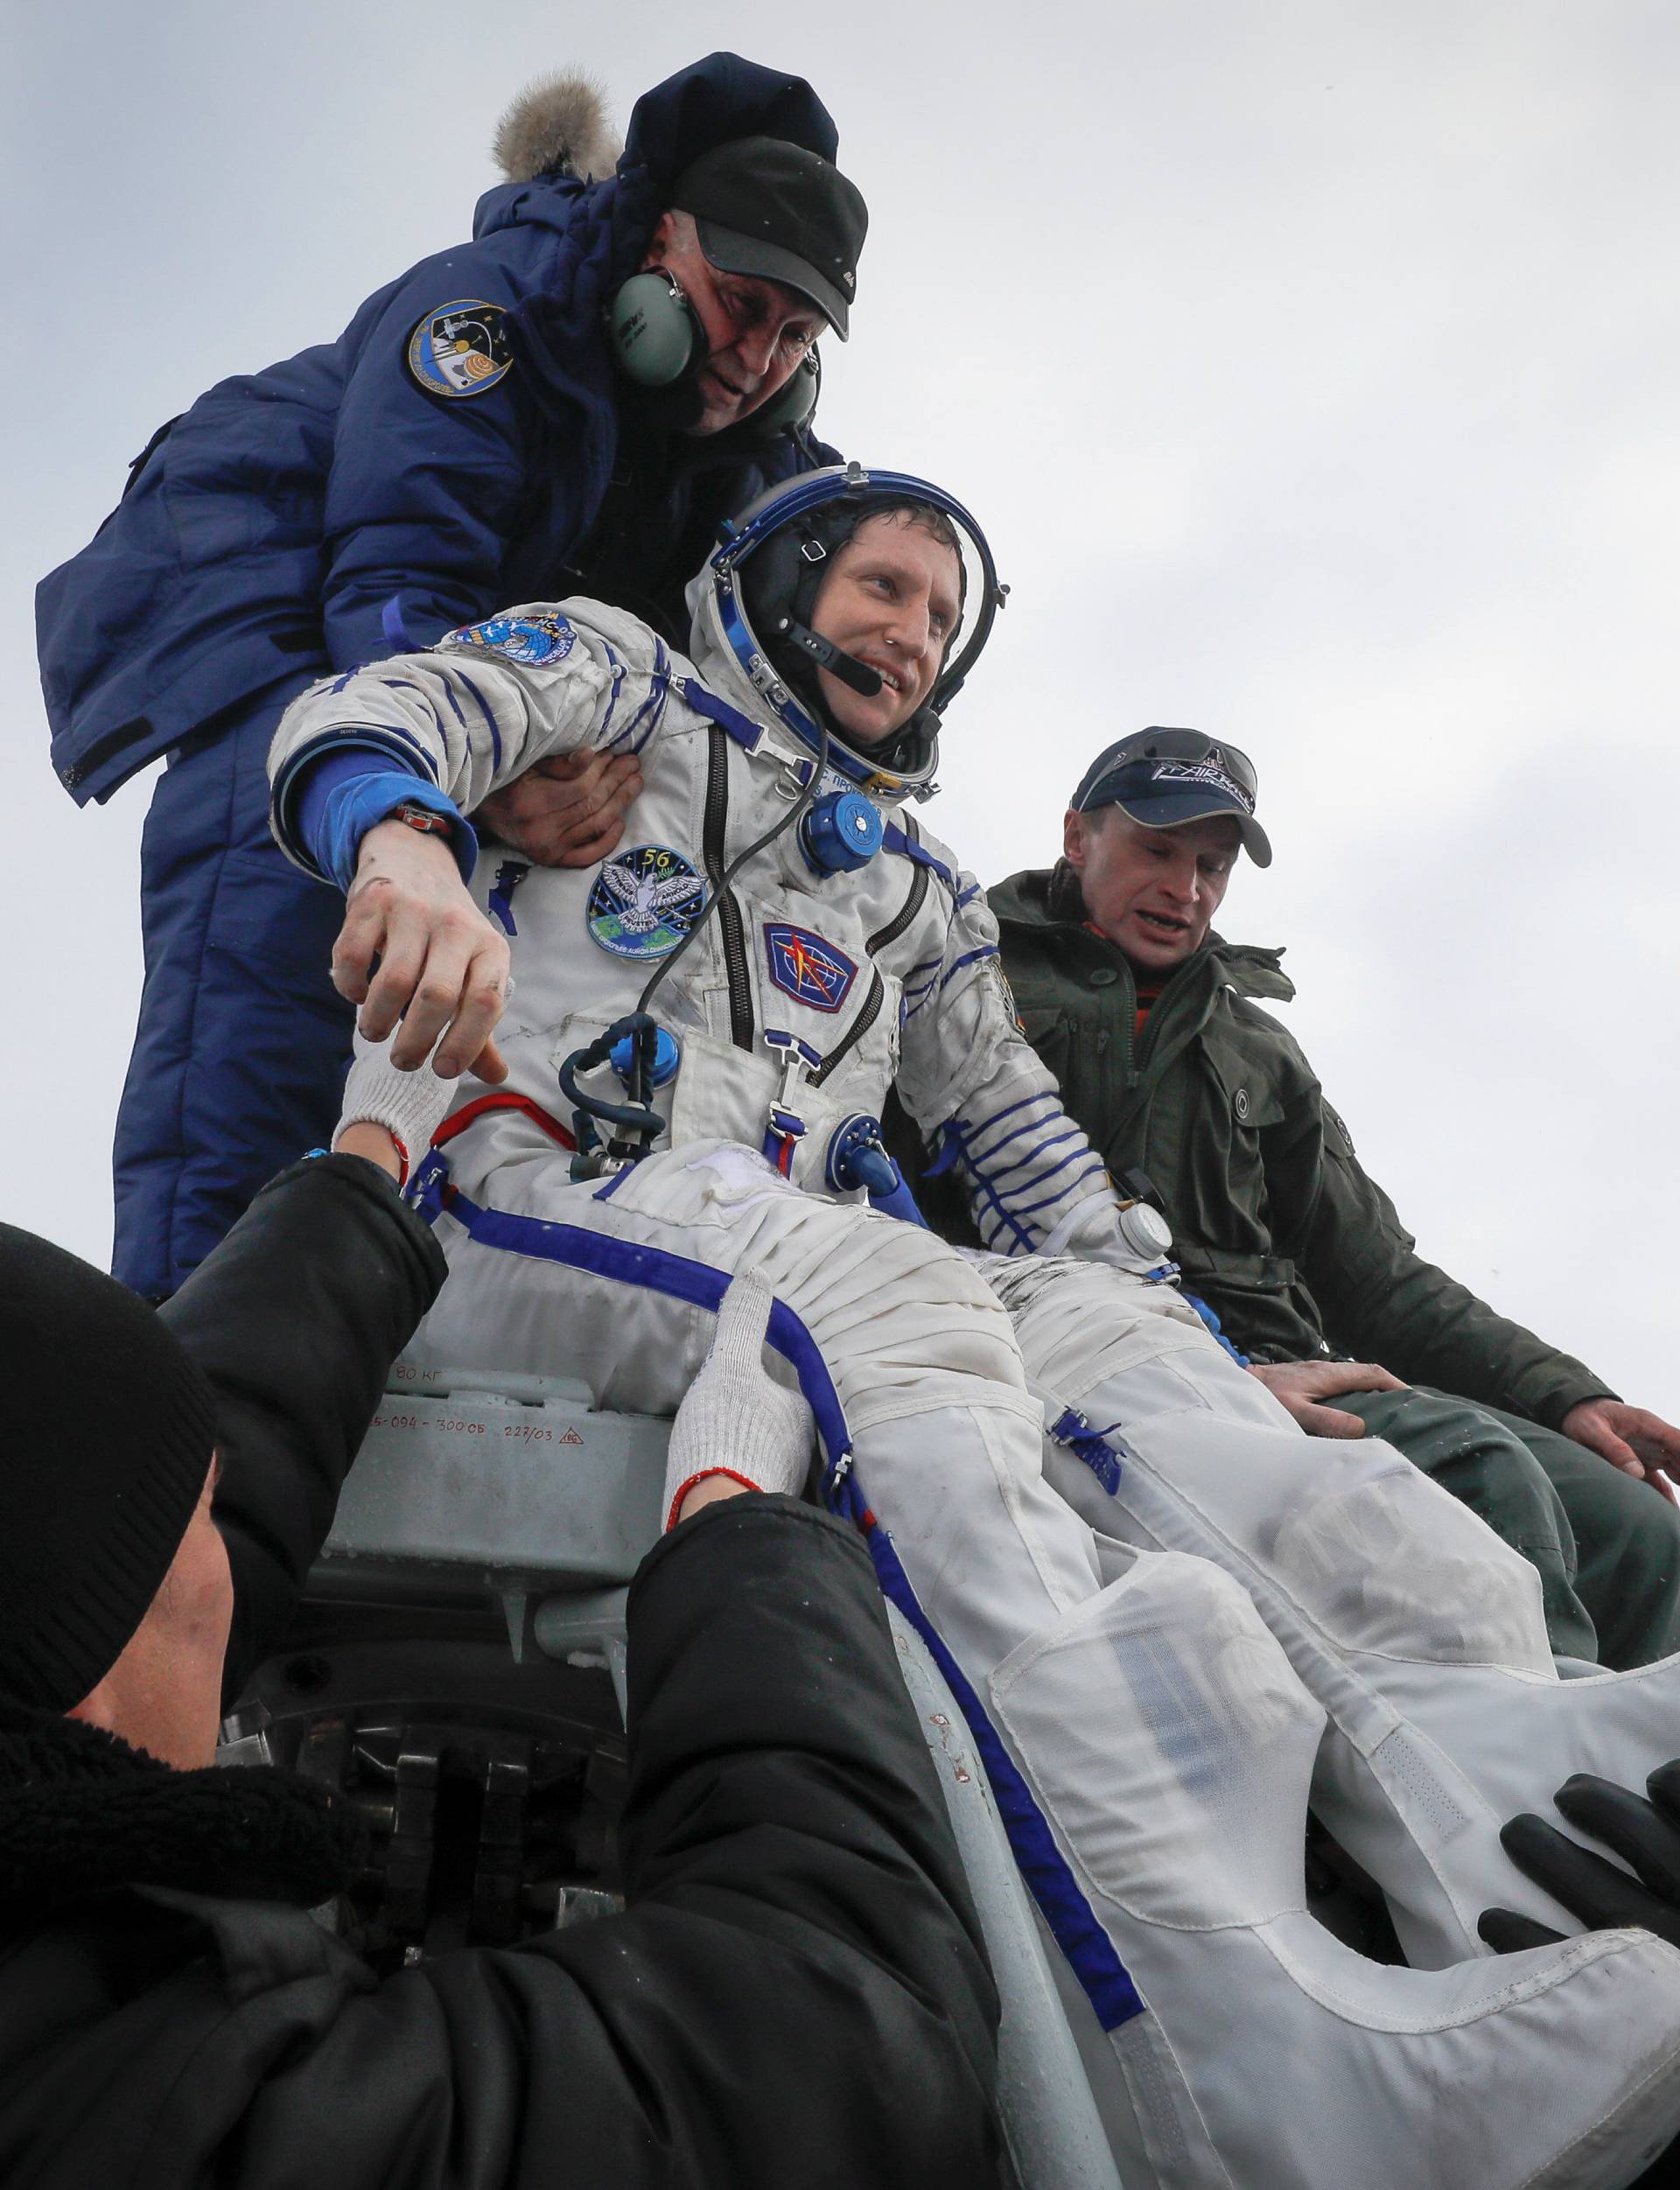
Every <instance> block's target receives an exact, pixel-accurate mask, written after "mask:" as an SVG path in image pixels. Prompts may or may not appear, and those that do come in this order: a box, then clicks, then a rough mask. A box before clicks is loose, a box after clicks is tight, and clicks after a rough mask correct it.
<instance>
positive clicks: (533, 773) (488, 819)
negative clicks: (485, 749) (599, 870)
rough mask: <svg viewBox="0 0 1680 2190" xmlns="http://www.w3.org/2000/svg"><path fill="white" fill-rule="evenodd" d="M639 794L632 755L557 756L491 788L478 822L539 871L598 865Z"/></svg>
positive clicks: (615, 840) (636, 764)
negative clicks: (552, 868) (498, 788)
mask: <svg viewBox="0 0 1680 2190" xmlns="http://www.w3.org/2000/svg"><path fill="white" fill-rule="evenodd" d="M640 797H641V761H639V760H638V759H636V757H635V755H634V753H622V752H556V753H550V754H549V758H548V759H546V760H539V761H538V762H537V763H536V764H535V766H534V767H530V768H528V769H527V770H526V772H525V773H524V774H523V775H521V776H516V777H515V778H514V780H513V782H511V783H509V784H506V785H504V786H503V787H502V788H501V789H500V791H493V792H492V793H491V794H490V795H489V797H488V798H487V799H486V801H484V803H483V805H482V806H480V807H479V808H478V809H477V811H476V812H475V813H474V814H473V816H472V819H473V821H474V822H481V823H482V824H483V825H484V827H485V828H486V829H492V830H493V831H494V833H495V834H496V835H497V836H500V839H501V841H502V842H503V843H505V844H511V845H512V846H513V848H514V850H515V851H522V852H523V853H524V855H525V857H527V858H528V859H530V860H534V861H535V864H537V865H538V866H539V867H592V866H593V865H594V864H595V863H596V861H597V860H598V859H605V858H606V855H607V853H608V852H610V851H611V850H613V846H614V845H615V844H616V843H618V841H619V839H620V836H623V834H624V817H625V815H627V813H628V812H629V810H630V808H631V806H632V805H633V804H634V801H636V800H637V799H638V798H640Z"/></svg>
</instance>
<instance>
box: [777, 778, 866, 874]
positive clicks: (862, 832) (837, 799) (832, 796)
mask: <svg viewBox="0 0 1680 2190" xmlns="http://www.w3.org/2000/svg"><path fill="white" fill-rule="evenodd" d="M885 833H886V823H885V822H883V821H882V819H881V815H880V809H879V807H877V806H876V805H875V804H874V803H873V801H871V800H869V799H866V798H865V796H864V794H863V793H862V792H861V791H830V792H828V793H826V794H824V796H823V797H822V798H820V799H816V800H814V801H812V804H811V806H810V808H809V811H808V813H807V814H806V815H805V818H804V820H803V821H802V822H801V823H800V825H799V847H800V850H802V852H803V853H804V855H805V864H806V865H807V866H808V867H809V869H810V870H811V872H812V873H813V874H856V872H857V871H858V868H859V867H866V866H868V864H869V863H870V861H871V860H872V858H873V857H875V855H876V853H877V852H878V851H879V850H880V848H881V839H882V837H883V836H884V835H885Z"/></svg>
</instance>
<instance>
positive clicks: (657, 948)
mask: <svg viewBox="0 0 1680 2190" xmlns="http://www.w3.org/2000/svg"><path fill="white" fill-rule="evenodd" d="M704 904H705V892H704V888H703V887H702V885H701V881H700V878H699V876H698V875H697V873H696V872H695V871H694V869H693V868H692V867H691V866H690V864H689V863H688V861H687V860H686V859H685V858H684V857H683V855H682V853H681V852H680V851H673V850H671V849H670V848H669V845H666V844H638V845H637V846H636V847H635V849H634V850H632V851H621V852H620V853H618V854H617V855H616V857H613V858H612V859H609V860H607V861H606V863H605V864H603V866H602V868H601V871H600V872H599V874H598V875H597V876H596V878H595V882H594V886H593V887H592V888H591V891H590V893H589V902H588V903H587V904H586V905H585V906H584V920H585V921H586V922H587V924H588V927H589V932H590V934H591V936H593V938H594V940H595V941H597V942H598V944H599V945H600V947H601V948H602V949H603V950H610V951H611V952H612V953H613V956H614V957H615V958H666V957H669V955H670V954H671V952H672V951H674V950H675V949H676V947H677V945H678V944H679V943H680V942H681V941H683V937H684V936H685V935H686V934H688V932H689V930H690V928H691V927H693V926H694V924H695V922H696V920H698V919H699V917H700V914H701V911H702V909H703V907H704Z"/></svg>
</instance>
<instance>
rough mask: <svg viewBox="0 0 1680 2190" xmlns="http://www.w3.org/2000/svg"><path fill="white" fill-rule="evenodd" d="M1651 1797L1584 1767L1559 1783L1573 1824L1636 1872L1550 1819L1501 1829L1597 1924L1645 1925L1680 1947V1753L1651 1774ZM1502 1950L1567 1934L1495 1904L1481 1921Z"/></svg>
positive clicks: (1526, 1863) (1516, 1854)
mask: <svg viewBox="0 0 1680 2190" xmlns="http://www.w3.org/2000/svg"><path fill="white" fill-rule="evenodd" d="M1645 1786H1646V1789H1647V1792H1648V1793H1649V1796H1650V1800H1649V1802H1647V1801H1645V1800H1643V1799H1642V1797H1641V1796H1639V1795H1635V1794H1633V1793H1632V1792H1631V1791H1630V1790H1629V1789H1628V1788H1625V1787H1617V1786H1615V1785H1614V1783H1613V1782H1612V1781H1609V1780H1600V1779H1595V1778H1593V1775H1592V1774H1589V1773H1585V1772H1578V1773H1577V1774H1576V1775H1575V1776H1574V1778H1573V1779H1572V1780H1568V1781H1565V1784H1564V1785H1563V1786H1562V1787H1561V1788H1558V1794H1557V1796H1556V1798H1555V1799H1556V1801H1557V1804H1558V1809H1559V1810H1561V1811H1562V1813H1563V1815H1564V1816H1565V1817H1566V1818H1567V1819H1568V1820H1569V1822H1570V1823H1571V1824H1572V1825H1574V1826H1576V1827H1578V1828H1579V1830H1580V1831H1582V1832H1586V1833H1591V1834H1592V1835H1593V1837H1594V1838H1595V1839H1597V1840H1601V1841H1602V1842H1603V1843H1604V1844H1605V1846H1606V1847H1607V1848H1609V1849H1611V1850H1612V1851H1614V1853H1615V1854H1617V1855H1619V1856H1620V1857H1621V1858H1622V1860H1623V1862H1625V1863H1627V1864H1628V1865H1629V1866H1630V1867H1631V1868H1632V1870H1633V1871H1634V1872H1635V1873H1636V1876H1635V1877H1634V1878H1629V1877H1628V1872H1626V1871H1624V1870H1622V1869H1621V1868H1620V1867H1619V1866H1618V1865H1615V1864H1614V1863H1608V1862H1607V1861H1606V1860H1605V1858H1604V1857H1602V1856H1600V1855H1595V1854H1594V1853H1593V1851H1592V1850H1591V1849H1588V1848H1583V1847H1581V1846H1580V1845H1579V1843H1577V1842H1575V1841H1573V1840H1571V1839H1570V1838H1569V1837H1568V1836H1567V1834H1565V1833H1560V1832H1559V1831H1558V1829H1557V1827H1556V1826H1554V1825H1549V1824H1547V1823H1546V1822H1545V1820H1544V1818H1540V1817H1535V1816H1522V1817H1514V1818H1512V1820H1511V1822H1510V1823H1509V1825H1506V1826H1505V1827H1504V1828H1503V1829H1502V1831H1501V1833H1500V1836H1499V1837H1500V1841H1501V1844H1502V1845H1503V1847H1504V1850H1505V1852H1506V1854H1507V1855H1509V1858H1511V1861H1512V1862H1513V1863H1514V1864H1515V1865H1516V1867H1517V1869H1518V1870H1519V1871H1520V1872H1522V1873H1523V1876H1524V1877H1525V1878H1529V1879H1533V1880H1534V1882H1535V1884H1536V1885H1537V1886H1544V1888H1545V1890H1546V1892H1547V1893H1550V1894H1551V1896H1552V1898H1553V1900H1558V1901H1561V1902H1562V1903H1563V1905H1564V1907H1565V1908H1566V1909H1568V1910H1570V1911H1571V1912H1572V1914H1574V1915H1576V1916H1579V1918H1580V1920H1581V1921H1582V1923H1584V1924H1585V1925H1586V1927H1587V1928H1588V1930H1589V1931H1611V1930H1614V1929H1616V1928H1619V1927H1621V1926H1622V1925H1625V1924H1640V1925H1642V1926H1643V1927H1644V1928H1645V1929H1646V1930H1647V1931H1650V1932H1655V1933H1656V1935H1657V1937H1658V1938H1659V1939H1666V1940H1667V1941H1668V1942H1669V1943H1670V1946H1674V1947H1680V1758H1677V1759H1676V1760H1675V1761H1674V1762H1673V1763H1672V1764H1664V1765H1659V1766H1658V1767H1657V1769H1656V1771H1655V1772H1653V1773H1652V1774H1651V1775H1650V1777H1649V1779H1648V1780H1647V1781H1646V1782H1645ZM1476 1928H1477V1930H1478V1931H1479V1932H1480V1933H1481V1936H1482V1937H1483V1939H1485V1940H1486V1941H1487V1942H1488V1945H1489V1946H1490V1947H1491V1948H1493V1949H1494V1951H1495V1953H1496V1954H1502V1955H1509V1954H1516V1953H1517V1952H1518V1951H1519V1950H1520V1949H1523V1948H1524V1947H1544V1946H1548V1945H1551V1944H1552V1943H1553V1942H1556V1941H1558V1940H1559V1939H1561V1938H1562V1936H1563V1935H1562V1933H1561V1932H1555V1931H1552V1930H1551V1929H1550V1928H1548V1927H1547V1926H1546V1925H1544V1924H1537V1923H1536V1921H1534V1919H1533V1918H1532V1917H1531V1916H1518V1915H1517V1914H1515V1912H1514V1911H1512V1910H1510V1909H1506V1908H1488V1909H1484V1910H1483V1911H1482V1913H1481V1921H1480V1923H1479V1924H1478V1925H1477V1927H1476Z"/></svg>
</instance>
